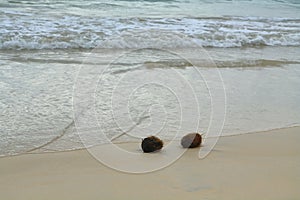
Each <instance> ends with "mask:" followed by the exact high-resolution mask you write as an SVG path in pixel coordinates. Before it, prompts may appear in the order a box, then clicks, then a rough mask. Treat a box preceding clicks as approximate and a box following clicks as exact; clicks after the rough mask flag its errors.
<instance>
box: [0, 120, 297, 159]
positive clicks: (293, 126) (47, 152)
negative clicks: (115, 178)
mask: <svg viewBox="0 0 300 200" xmlns="http://www.w3.org/2000/svg"><path fill="white" fill-rule="evenodd" d="M290 128H299V130H300V125H298V124H297V125H292V126H289V127H282V128H273V129H269V130H261V131H253V132H247V133H237V134H233V135H221V136H220V137H219V139H220V138H227V137H236V136H243V135H249V134H264V133H268V132H273V131H280V130H282V131H284V130H286V129H290ZM283 134H284V133H283ZM209 138H216V137H209ZM209 138H208V139H209ZM173 141H178V144H179V143H180V140H179V139H175V140H173ZM166 142H170V141H169V140H166ZM113 144H116V145H122V144H123V145H124V144H125V145H126V144H132V145H133V144H137V145H140V144H139V143H138V142H133V141H117V142H114V143H113ZM217 144H218V143H217ZM217 144H216V145H217ZM103 145H111V144H109V143H106V144H99V145H96V146H93V147H97V146H103ZM93 147H89V148H93ZM84 150H87V148H85V147H83V148H78V149H67V150H61V151H60V150H57V151H41V152H34V151H33V152H24V153H19V154H13V155H0V160H1V159H3V158H7V157H16V156H23V155H40V154H41V155H43V154H53V153H67V152H73V151H84Z"/></svg>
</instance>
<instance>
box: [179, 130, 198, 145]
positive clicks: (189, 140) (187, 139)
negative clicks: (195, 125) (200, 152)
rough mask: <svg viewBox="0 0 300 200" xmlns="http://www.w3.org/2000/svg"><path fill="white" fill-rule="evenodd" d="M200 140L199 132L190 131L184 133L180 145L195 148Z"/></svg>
mask: <svg viewBox="0 0 300 200" xmlns="http://www.w3.org/2000/svg"><path fill="white" fill-rule="evenodd" d="M201 142H202V137H201V135H200V134H199V133H190V134H187V135H185V136H184V137H183V138H182V139H181V145H182V147H183V148H195V147H199V146H200V145H201Z"/></svg>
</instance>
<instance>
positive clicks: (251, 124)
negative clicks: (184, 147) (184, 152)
mask: <svg viewBox="0 0 300 200" xmlns="http://www.w3.org/2000/svg"><path fill="white" fill-rule="evenodd" d="M299 13H300V3H299V2H298V1H296V0H283V1H275V0H263V1H258V0H252V1H251V0H248V1H247V0H244V1H242V0H241V1H225V0H214V1H205V0H201V1H200V0H197V1H196V0H177V1H173V0H164V1H163V0H155V1H154V0H110V1H107V0H103V1H92V0H74V1H63V0H39V1H33V0H23V1H9V0H4V1H1V2H0V88H1V93H0V113H1V114H0V155H1V156H6V155H13V154H20V153H26V152H44V151H64V150H71V149H79V148H83V147H84V146H90V145H97V144H103V143H107V142H109V141H111V140H114V141H115V142H124V141H140V138H142V137H145V136H148V135H158V136H159V137H161V138H162V139H166V140H171V139H179V138H180V137H181V136H182V135H183V134H185V133H187V132H195V131H199V132H202V133H204V134H206V136H208V137H209V136H212V137H215V136H219V135H221V136H226V135H236V134H244V133H250V132H255V131H264V130H271V129H275V128H283V127H290V126H298V125H299V124H300V104H299V102H300V56H299V55H300V14H299ZM214 127H217V128H216V129H215V131H216V132H214V131H211V130H214ZM211 132H212V133H211ZM125 133H126V134H125ZM208 133H209V134H208Z"/></svg>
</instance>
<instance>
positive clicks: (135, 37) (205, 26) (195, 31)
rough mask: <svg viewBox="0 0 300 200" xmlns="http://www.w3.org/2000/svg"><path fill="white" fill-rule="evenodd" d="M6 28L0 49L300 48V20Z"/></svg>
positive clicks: (83, 21) (115, 21) (79, 21)
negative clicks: (196, 46)
mask: <svg viewBox="0 0 300 200" xmlns="http://www.w3.org/2000/svg"><path fill="white" fill-rule="evenodd" d="M1 23H2V28H1V30H0V33H1V34H0V41H1V43H0V49H66V48H85V49H90V48H95V47H100V48H147V47H156V48H159V47H168V48H175V47H192V46H193V45H195V43H196V44H197V45H200V46H203V47H247V46H299V45H300V19H291V18H261V17H219V18H216V17H215V18H207V17H206V18H128V19H127V18H125V19H124V18H100V19H95V18H91V17H85V18H84V17H76V16H65V17H63V18H58V19H48V18H39V19H32V16H23V17H19V18H16V17H15V15H7V17H6V18H5V19H4V20H3V21H2V22H1ZM191 40H193V41H194V42H193V43H191Z"/></svg>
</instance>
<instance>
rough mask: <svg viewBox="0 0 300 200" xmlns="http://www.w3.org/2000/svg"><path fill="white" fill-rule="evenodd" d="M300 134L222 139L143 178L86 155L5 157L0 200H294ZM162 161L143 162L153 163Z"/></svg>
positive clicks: (0, 168) (0, 164)
mask: <svg viewBox="0 0 300 200" xmlns="http://www.w3.org/2000/svg"><path fill="white" fill-rule="evenodd" d="M299 131H300V128H299V127H295V128H286V129H278V130H272V131H267V132H264V133H253V134H244V135H240V136H229V137H222V138H220V140H219V141H218V144H217V145H216V147H215V148H214V150H213V151H212V152H211V153H210V154H209V156H207V157H206V158H205V159H203V160H199V159H198V157H197V155H198V151H199V149H192V150H188V151H187V152H185V154H184V155H183V156H182V157H181V158H180V159H179V160H177V161H176V162H175V163H173V164H172V165H170V166H168V167H166V168H164V169H162V170H159V171H156V172H152V173H147V174H127V173H122V172H118V171H116V170H113V169H110V168H108V167H106V166H104V165H103V164H101V163H100V162H98V161H97V160H96V159H94V158H93V157H92V156H91V155H90V154H89V153H88V152H87V151H86V150H77V151H69V152H58V153H42V154H26V155H19V156H12V157H4V158H1V159H0V194H1V199H6V200H9V199H31V200H33V199H73V200H74V199H137V198H142V199H153V198H157V199H231V200H232V199H272V200H273V199H299V198H300V191H299V188H298V187H299V185H300V171H299V167H300V146H299V145H298V141H300V134H299ZM121 146H123V147H124V148H130V149H136V150H139V144H137V143H124V144H121ZM164 153H165V154H167V152H164V151H162V152H159V153H157V154H155V156H152V155H153V154H144V156H148V157H149V159H151V162H156V160H157V159H159V157H160V156H159V155H160V154H164Z"/></svg>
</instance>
